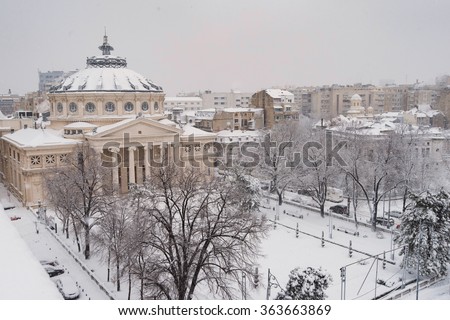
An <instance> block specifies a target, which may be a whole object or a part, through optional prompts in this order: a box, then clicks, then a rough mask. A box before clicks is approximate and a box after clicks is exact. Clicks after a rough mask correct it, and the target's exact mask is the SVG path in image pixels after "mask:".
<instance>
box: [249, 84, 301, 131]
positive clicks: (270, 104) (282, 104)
mask: <svg viewBox="0 0 450 320" xmlns="http://www.w3.org/2000/svg"><path fill="white" fill-rule="evenodd" d="M251 104H252V107H254V108H261V109H263V110H264V127H265V128H268V129H271V128H273V126H274V125H275V124H276V123H278V122H283V121H291V120H292V121H298V119H299V116H300V111H299V108H298V106H297V105H296V104H295V99H294V95H293V94H292V93H291V92H289V91H286V90H282V89H266V90H262V91H259V92H257V93H255V94H254V95H253V96H252V100H251Z"/></svg>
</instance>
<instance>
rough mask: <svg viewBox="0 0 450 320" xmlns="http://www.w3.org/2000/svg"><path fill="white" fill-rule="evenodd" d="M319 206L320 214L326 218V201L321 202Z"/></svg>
mask: <svg viewBox="0 0 450 320" xmlns="http://www.w3.org/2000/svg"><path fill="white" fill-rule="evenodd" d="M319 206H320V216H321V217H322V218H325V203H321V204H320V205H319ZM330 214H331V213H330Z"/></svg>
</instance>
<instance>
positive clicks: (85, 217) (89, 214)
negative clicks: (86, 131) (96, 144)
mask: <svg viewBox="0 0 450 320" xmlns="http://www.w3.org/2000/svg"><path fill="white" fill-rule="evenodd" d="M67 162H68V163H67V166H64V167H62V168H59V169H57V170H56V171H55V172H54V174H52V175H49V176H47V177H46V179H47V181H46V185H47V186H49V185H52V186H53V189H54V188H61V189H63V188H64V189H65V190H66V191H64V192H61V193H60V194H61V197H62V198H59V197H57V196H55V197H51V198H50V199H49V201H50V202H51V204H52V205H53V206H54V207H55V208H63V207H62V203H63V200H64V199H65V200H66V201H68V203H67V204H66V207H68V208H69V209H70V212H71V216H72V218H73V219H74V221H75V223H77V224H79V225H80V226H81V227H82V229H83V238H84V239H83V240H84V250H83V251H84V257H85V258H86V259H89V258H90V256H91V248H90V232H91V228H92V227H93V226H94V225H95V223H96V219H97V217H98V215H99V212H100V209H101V205H102V203H103V199H104V197H105V196H108V195H109V194H111V193H112V191H113V190H112V186H111V183H110V181H111V171H110V170H109V169H107V168H104V167H102V166H101V161H100V155H99V154H98V153H97V152H95V150H93V149H92V148H90V147H89V145H88V144H87V143H84V144H80V145H79V146H78V147H77V148H76V150H75V151H74V152H73V153H72V154H71V155H70V156H69V157H68V161H67ZM62 210H64V209H62Z"/></svg>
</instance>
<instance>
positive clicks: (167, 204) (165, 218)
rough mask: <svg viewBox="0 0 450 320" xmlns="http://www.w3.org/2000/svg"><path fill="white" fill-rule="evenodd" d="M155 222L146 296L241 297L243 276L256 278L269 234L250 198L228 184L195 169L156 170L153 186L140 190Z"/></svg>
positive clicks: (148, 239)
mask: <svg viewBox="0 0 450 320" xmlns="http://www.w3.org/2000/svg"><path fill="white" fill-rule="evenodd" d="M132 195H133V196H134V199H135V201H136V199H140V200H139V201H141V202H142V204H143V207H144V210H145V212H146V213H147V214H148V215H149V217H150V223H149V226H150V229H149V230H148V231H147V237H146V240H145V245H146V246H147V248H148V250H149V251H148V252H151V255H152V256H151V259H144V260H145V264H146V265H145V268H146V269H147V272H146V273H145V279H144V282H145V287H146V291H147V296H149V295H150V294H151V295H152V296H153V297H154V298H165V299H179V300H184V299H192V298H193V297H194V294H195V293H196V289H197V288H198V286H200V285H203V286H207V287H209V288H210V291H211V293H212V294H214V295H215V294H218V295H220V296H222V297H226V298H232V297H234V296H236V292H235V291H236V290H237V289H239V288H238V287H236V284H237V285H239V283H240V281H241V278H242V272H247V273H248V274H251V273H252V271H253V268H254V266H255V264H256V260H257V258H258V256H259V243H260V240H261V239H262V237H263V236H264V235H265V232H266V228H267V227H266V220H265V217H264V216H257V215H256V214H255V213H254V212H253V210H252V209H250V208H249V207H248V206H246V205H245V204H246V203H247V201H246V200H247V199H246V194H245V193H243V192H241V190H240V189H239V188H238V187H236V186H235V185H233V184H231V183H230V181H228V180H227V179H220V181H219V180H218V179H214V178H213V179H209V178H208V179H207V178H205V176H204V174H202V172H201V171H199V170H196V169H184V170H183V169H181V168H176V167H174V166H168V167H165V168H160V169H154V170H153V171H152V174H151V178H150V181H149V184H148V185H145V186H136V189H135V190H134V191H133V192H132Z"/></svg>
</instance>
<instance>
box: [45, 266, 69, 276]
mask: <svg viewBox="0 0 450 320" xmlns="http://www.w3.org/2000/svg"><path fill="white" fill-rule="evenodd" d="M43 267H44V269H45V271H46V272H47V273H48V275H49V276H50V278H52V277H56V276H59V275H60V274H63V273H64V268H62V267H60V266H51V265H48V264H46V265H44V266H43Z"/></svg>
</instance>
